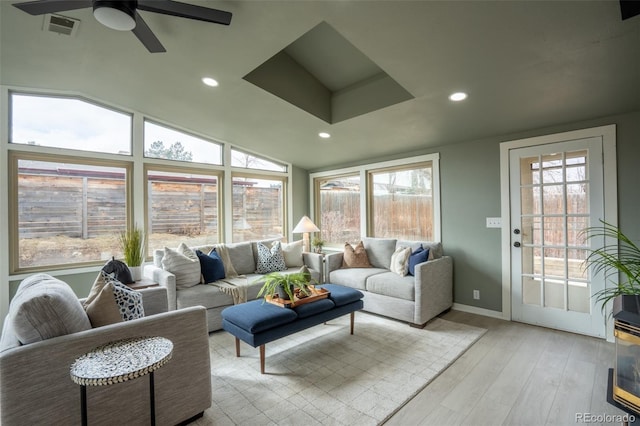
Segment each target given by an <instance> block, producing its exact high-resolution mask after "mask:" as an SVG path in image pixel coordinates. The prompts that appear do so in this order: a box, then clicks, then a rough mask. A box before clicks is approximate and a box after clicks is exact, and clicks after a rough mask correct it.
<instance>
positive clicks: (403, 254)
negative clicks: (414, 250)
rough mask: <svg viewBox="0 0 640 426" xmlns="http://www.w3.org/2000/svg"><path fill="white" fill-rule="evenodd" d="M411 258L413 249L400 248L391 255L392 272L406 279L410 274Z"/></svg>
mask: <svg viewBox="0 0 640 426" xmlns="http://www.w3.org/2000/svg"><path fill="white" fill-rule="evenodd" d="M409 256H411V247H398V249H397V250H396V251H395V252H394V253H393V254H392V255H391V266H390V269H391V272H395V273H396V274H398V275H400V276H401V277H404V276H405V275H407V274H408V273H409Z"/></svg>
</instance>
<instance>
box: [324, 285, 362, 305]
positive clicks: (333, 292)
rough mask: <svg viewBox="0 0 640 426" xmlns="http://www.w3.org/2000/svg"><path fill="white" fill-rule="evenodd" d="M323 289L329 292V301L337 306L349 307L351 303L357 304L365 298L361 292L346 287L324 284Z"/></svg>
mask: <svg viewBox="0 0 640 426" xmlns="http://www.w3.org/2000/svg"><path fill="white" fill-rule="evenodd" d="M321 287H322V288H325V289H327V290H329V292H330V294H329V299H331V300H333V303H334V304H335V305H336V306H343V305H348V304H349V303H353V302H357V301H358V300H360V299H362V298H363V297H364V294H362V293H361V292H360V291H358V290H355V289H353V288H350V287H345V286H341V285H336V284H322V286H321Z"/></svg>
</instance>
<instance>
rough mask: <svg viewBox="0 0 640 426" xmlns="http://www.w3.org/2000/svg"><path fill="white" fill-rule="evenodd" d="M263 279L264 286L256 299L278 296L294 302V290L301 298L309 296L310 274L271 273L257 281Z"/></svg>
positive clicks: (311, 280)
mask: <svg viewBox="0 0 640 426" xmlns="http://www.w3.org/2000/svg"><path fill="white" fill-rule="evenodd" d="M261 279H264V280H265V281H264V284H262V288H260V291H259V292H258V297H260V296H263V295H264V296H269V295H273V294H279V295H280V297H283V298H284V299H286V298H289V300H294V299H295V296H296V290H298V291H299V293H300V295H302V296H309V295H311V288H310V287H309V286H310V285H312V282H313V279H312V278H311V274H309V273H305V272H294V273H291V274H283V273H281V272H271V273H269V274H267V275H265V276H264V277H262V278H259V280H261Z"/></svg>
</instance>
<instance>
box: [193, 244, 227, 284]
mask: <svg viewBox="0 0 640 426" xmlns="http://www.w3.org/2000/svg"><path fill="white" fill-rule="evenodd" d="M196 256H198V260H199V261H200V273H201V274H202V282H203V283H212V282H215V281H218V280H221V279H223V278H224V277H225V275H224V264H223V263H222V259H220V256H219V255H218V253H217V252H216V251H215V249H214V250H211V251H210V252H209V254H205V253H203V252H201V251H200V250H196Z"/></svg>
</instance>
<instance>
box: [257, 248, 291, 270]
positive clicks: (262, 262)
mask: <svg viewBox="0 0 640 426" xmlns="http://www.w3.org/2000/svg"><path fill="white" fill-rule="evenodd" d="M257 248H258V262H257V265H256V274H268V273H269V272H276V271H285V270H286V269H287V265H286V263H285V262H284V255H283V254H282V244H281V243H280V241H274V243H273V245H272V246H271V249H269V247H267V246H266V245H264V244H263V243H258V244H257Z"/></svg>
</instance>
